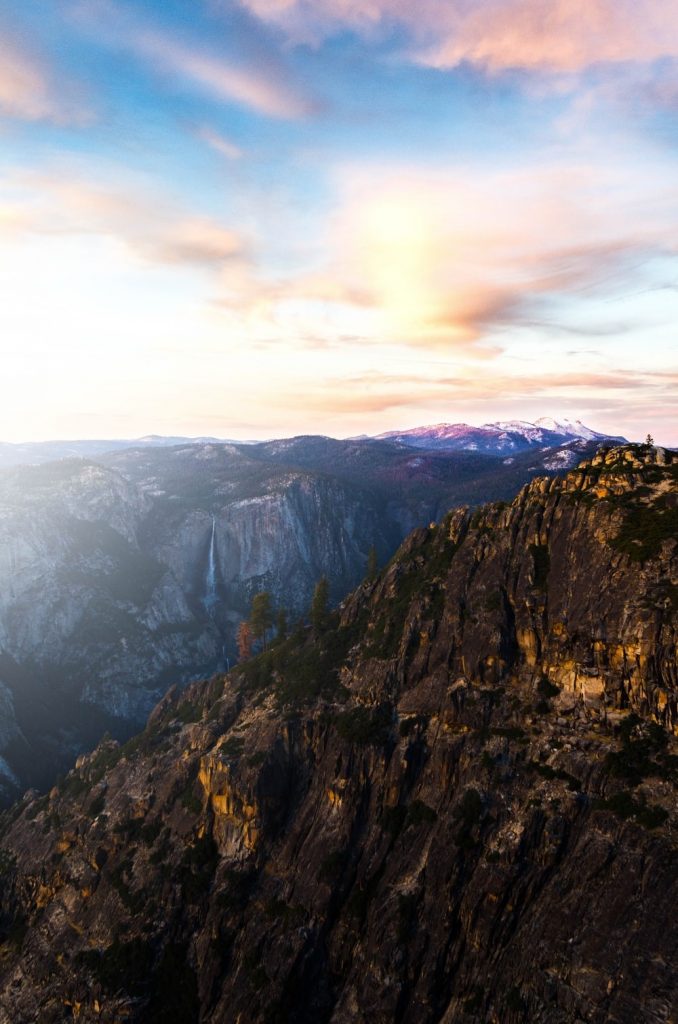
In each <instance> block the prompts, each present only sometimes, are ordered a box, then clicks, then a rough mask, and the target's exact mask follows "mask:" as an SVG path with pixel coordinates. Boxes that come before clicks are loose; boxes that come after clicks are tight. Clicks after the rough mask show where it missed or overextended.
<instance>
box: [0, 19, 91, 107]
mask: <svg viewBox="0 0 678 1024" xmlns="http://www.w3.org/2000/svg"><path fill="white" fill-rule="evenodd" d="M0 31H1V27H0ZM73 91H74V90H73V87H72V86H70V84H68V83H64V82H57V81H56V78H55V74H54V72H53V70H52V69H51V68H50V67H49V65H48V63H47V61H46V60H44V59H43V58H40V57H38V56H37V55H36V54H33V53H29V52H27V51H26V50H25V49H23V48H22V47H21V46H19V45H18V44H17V43H15V42H13V41H12V39H11V37H9V36H7V35H5V36H4V37H2V38H0V116H4V117H10V118H16V119H18V120H22V121H49V122H52V123H54V124H59V125H67V124H75V125H84V124H87V123H88V121H90V120H91V115H90V113H89V112H88V111H87V110H86V109H85V108H84V107H83V106H82V105H80V104H79V103H78V102H77V101H76V99H75V97H74V96H73Z"/></svg>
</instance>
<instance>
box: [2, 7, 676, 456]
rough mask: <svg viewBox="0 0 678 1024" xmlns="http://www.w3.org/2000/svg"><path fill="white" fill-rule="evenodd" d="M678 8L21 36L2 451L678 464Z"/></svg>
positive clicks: (27, 16) (217, 21) (245, 17)
mask: <svg viewBox="0 0 678 1024" xmlns="http://www.w3.org/2000/svg"><path fill="white" fill-rule="evenodd" d="M677 107H678V0H662V2H661V3H660V2H658V0H636V2H634V3H631V2H629V0H616V2H615V3H612V0H586V3H584V0H549V2H548V3H547V2H546V0H479V2H475V3H473V4H470V3H468V2H467V0H421V2H420V3H419V4H417V5H413V4H412V3H405V2H404V0H371V2H370V3H364V2H362V3H359V2H358V0H313V3H311V2H310V0H308V2H307V0H244V2H243V3H241V4H237V3H233V2H227V0H191V2H188V0H183V2H179V0H169V2H168V0H165V2H163V3H159V2H153V0H134V2H133V3H132V2H121V0H53V2H52V3H50V4H49V5H46V4H44V2H42V0H23V2H22V3H21V4H20V5H19V4H14V5H10V4H6V5H4V6H3V7H0V156H1V160H0V289H1V292H2V295H3V301H2V303H1V304H0V354H1V356H2V366H3V373H2V377H1V378H0V381H1V383H0V387H1V388H2V402H0V438H3V439H6V440H23V439H38V438H43V437H55V436H62V437H63V436H136V435H140V434H144V433H150V432H161V433H189V434H216V435H219V436H228V437H269V436H280V435H283V434H290V433H297V432H311V431H314V432H315V431H317V432H323V433H332V434H335V435H349V434H354V433H362V432H374V433H378V432H381V431H382V430H387V429H391V428H398V427H403V428H404V427H409V426H413V425H417V424H421V423H426V422H438V421H442V420H448V421H457V420H467V421H470V422H476V423H479V422H485V421H489V420H494V419H500V418H501V419H506V418H509V417H515V418H536V417H537V416H539V415H547V414H548V415H555V416H569V417H573V418H577V417H580V418H582V419H584V420H585V421H587V422H589V423H590V424H591V425H593V426H594V427H597V428H598V429H608V430H610V431H612V432H615V433H617V432H624V433H626V434H627V435H628V436H632V437H639V436H644V434H645V433H647V432H648V431H650V432H652V433H653V434H654V435H655V436H656V438H657V439H658V440H661V441H663V442H664V443H667V444H678V417H677V416H676V412H675V408H676V403H675V398H676V381H677V380H678V365H677V363H678V358H677V356H676V353H677V352H678V345H677V344H676V323H677V322H678V315H677V314H678V291H677V285H678V277H677V273H676V271H677V267H678V261H677V251H676V250H677V246H678V242H677V241H676V239H678V230H677V228H678V147H677V143H678V132H677V130H676V109H677Z"/></svg>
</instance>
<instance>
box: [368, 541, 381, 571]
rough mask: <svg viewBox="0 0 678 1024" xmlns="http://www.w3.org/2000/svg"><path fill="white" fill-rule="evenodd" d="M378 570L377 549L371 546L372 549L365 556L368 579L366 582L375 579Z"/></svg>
mask: <svg viewBox="0 0 678 1024" xmlns="http://www.w3.org/2000/svg"><path fill="white" fill-rule="evenodd" d="M378 570H379V560H378V557H377V549H376V548H375V546H374V544H373V545H372V547H371V548H370V550H369V553H368V555H367V578H368V580H373V579H374V578H375V577H376V575H377V572H378Z"/></svg>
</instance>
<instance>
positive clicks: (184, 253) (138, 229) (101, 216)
mask: <svg viewBox="0 0 678 1024" xmlns="http://www.w3.org/2000/svg"><path fill="white" fill-rule="evenodd" d="M0 189H1V190H2V191H1V192H0V195H1V194H2V193H4V194H5V196H6V198H5V201H4V203H3V204H2V207H0V210H1V211H2V213H3V215H4V218H5V219H6V220H7V222H8V224H9V225H10V227H11V228H13V230H14V231H15V232H16V233H24V234H28V233H30V234H33V235H36V234H37V235H39V234H42V235H87V234H95V235H101V236H106V237H110V238H115V239H117V240H118V241H120V242H122V243H123V244H124V245H125V246H126V247H127V248H128V249H130V250H131V251H132V252H134V253H136V254H137V255H138V256H140V257H141V258H143V259H144V260H146V261H148V262H150V263H158V264H168V265H186V266H198V267H203V268H208V269H212V270H218V269H219V268H221V267H223V266H224V265H225V264H228V263H230V262H233V261H238V260H247V259H248V248H249V247H248V244H247V242H246V240H245V239H244V238H243V236H242V235H241V234H239V233H238V232H237V231H234V230H232V229H230V228H229V227H227V226H225V225H223V224H220V223H219V222H218V221H216V220H214V219H213V218H210V217H206V216H202V215H197V214H195V213H193V212H192V211H189V210H186V209H184V208H183V207H182V206H181V205H180V204H177V203H174V202H172V201H171V200H170V199H163V198H161V197H158V196H157V194H155V195H152V194H150V192H146V191H143V190H141V189H137V190H135V189H131V188H130V189H127V190H125V189H123V188H120V187H118V188H109V187H106V186H103V185H99V184H95V183H93V182H91V181H87V180H82V179H80V180H78V179H77V178H72V177H70V176H69V177H66V176H64V175H51V176H48V175H44V174H43V175H35V174H34V175H25V176H24V175H22V176H16V177H14V178H12V177H9V176H8V177H5V179H4V181H2V180H0Z"/></svg>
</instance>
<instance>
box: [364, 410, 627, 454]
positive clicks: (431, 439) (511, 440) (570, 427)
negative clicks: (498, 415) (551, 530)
mask: <svg viewBox="0 0 678 1024" xmlns="http://www.w3.org/2000/svg"><path fill="white" fill-rule="evenodd" d="M379 439H386V440H390V441H394V442H397V443H399V444H404V445H408V446H409V447H412V448H428V449H439V450H443V449H444V450H447V451H479V452H485V453H487V454H493V455H503V454H510V453H512V452H522V451H527V450H529V449H530V448H536V449H538V448H553V447H557V446H558V445H562V444H567V443H568V442H570V441H574V440H586V441H600V442H603V441H610V442H613V443H615V444H618V443H624V442H625V441H626V438H623V437H617V436H610V435H608V434H601V433H599V432H598V431H596V430H592V429H591V428H590V427H587V426H586V425H585V424H583V423H582V422H581V420H574V421H572V420H560V421H558V420H554V419H552V418H551V417H549V416H542V417H541V418H540V419H538V420H535V422H534V423H530V422H529V421H527V420H506V421H498V422H496V423H484V424H483V425H482V426H481V427H472V426H470V425H469V424H468V423H437V424H434V425H432V426H427V427H413V428H412V429H411V430H401V431H390V432H389V433H386V434H379Z"/></svg>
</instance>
